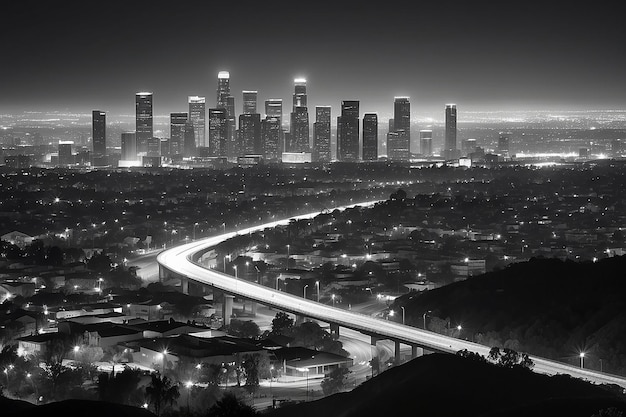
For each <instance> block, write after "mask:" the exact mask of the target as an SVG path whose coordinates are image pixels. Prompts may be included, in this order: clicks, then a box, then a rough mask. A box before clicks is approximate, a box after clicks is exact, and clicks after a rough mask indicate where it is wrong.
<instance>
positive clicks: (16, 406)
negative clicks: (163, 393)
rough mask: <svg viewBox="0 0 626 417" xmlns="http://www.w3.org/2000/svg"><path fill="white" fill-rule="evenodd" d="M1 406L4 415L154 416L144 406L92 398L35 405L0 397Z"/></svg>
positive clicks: (10, 416)
mask: <svg viewBox="0 0 626 417" xmlns="http://www.w3.org/2000/svg"><path fill="white" fill-rule="evenodd" d="M0 408H1V409H2V412H1V413H0V414H1V415H2V416H3V417H50V416H55V417H56V416H89V417H110V416H116V417H154V414H153V413H151V412H150V411H148V410H145V409H143V408H138V407H131V406H129V405H122V404H115V403H109V402H104V401H90V400H64V401H57V402H52V403H47V404H42V405H34V404H31V403H28V402H26V401H20V400H12V399H8V398H5V397H0Z"/></svg>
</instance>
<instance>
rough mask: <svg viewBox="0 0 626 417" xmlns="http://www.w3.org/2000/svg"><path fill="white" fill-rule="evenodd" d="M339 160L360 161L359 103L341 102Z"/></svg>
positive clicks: (352, 101) (338, 132)
mask: <svg viewBox="0 0 626 417" xmlns="http://www.w3.org/2000/svg"><path fill="white" fill-rule="evenodd" d="M337 159H338V160H340V161H358V160H359V101H358V100H344V101H342V102H341V116H339V117H337Z"/></svg>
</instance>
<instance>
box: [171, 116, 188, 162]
mask: <svg viewBox="0 0 626 417" xmlns="http://www.w3.org/2000/svg"><path fill="white" fill-rule="evenodd" d="M187 119H188V114H187V113H170V140H169V147H170V149H169V155H170V156H171V157H172V158H177V157H178V158H180V157H182V155H183V153H184V143H185V129H186V126H187Z"/></svg>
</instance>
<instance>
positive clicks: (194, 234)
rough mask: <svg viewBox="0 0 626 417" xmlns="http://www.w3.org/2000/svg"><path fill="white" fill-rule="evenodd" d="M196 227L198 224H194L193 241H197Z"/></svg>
mask: <svg viewBox="0 0 626 417" xmlns="http://www.w3.org/2000/svg"><path fill="white" fill-rule="evenodd" d="M196 227H198V222H196V223H194V224H193V240H196Z"/></svg>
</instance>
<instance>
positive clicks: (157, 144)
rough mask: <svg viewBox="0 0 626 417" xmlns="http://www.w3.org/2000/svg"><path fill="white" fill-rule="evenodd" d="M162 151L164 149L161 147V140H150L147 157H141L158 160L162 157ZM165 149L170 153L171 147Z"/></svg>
mask: <svg viewBox="0 0 626 417" xmlns="http://www.w3.org/2000/svg"><path fill="white" fill-rule="evenodd" d="M162 149H163V147H162V146H161V138H150V139H148V152H147V154H146V155H141V156H149V157H153V158H158V157H160V156H162ZM165 149H166V150H167V152H168V153H169V146H166V147H165ZM168 156H169V155H168Z"/></svg>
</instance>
